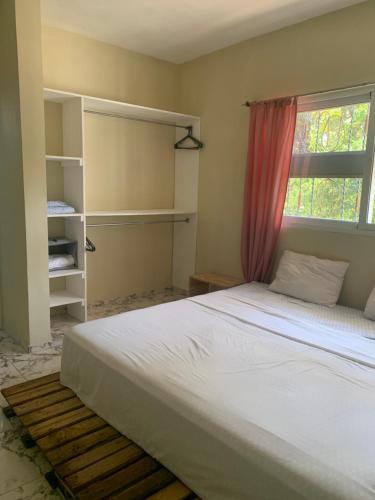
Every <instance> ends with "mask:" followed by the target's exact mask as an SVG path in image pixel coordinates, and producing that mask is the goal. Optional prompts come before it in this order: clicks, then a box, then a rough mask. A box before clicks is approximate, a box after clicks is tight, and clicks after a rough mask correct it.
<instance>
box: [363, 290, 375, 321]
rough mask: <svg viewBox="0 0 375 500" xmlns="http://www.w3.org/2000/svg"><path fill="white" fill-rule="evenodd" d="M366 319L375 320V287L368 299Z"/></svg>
mask: <svg viewBox="0 0 375 500" xmlns="http://www.w3.org/2000/svg"><path fill="white" fill-rule="evenodd" d="M363 314H364V315H365V316H366V318H368V319H374V320H375V286H374V288H373V289H372V292H371V293H370V296H369V298H368V299H367V304H366V307H365V312H364V313H363Z"/></svg>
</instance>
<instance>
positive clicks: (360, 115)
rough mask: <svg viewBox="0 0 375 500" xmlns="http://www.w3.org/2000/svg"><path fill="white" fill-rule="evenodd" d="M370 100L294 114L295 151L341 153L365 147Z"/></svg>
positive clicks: (300, 152)
mask: <svg viewBox="0 0 375 500" xmlns="http://www.w3.org/2000/svg"><path fill="white" fill-rule="evenodd" d="M369 112H370V103H359V104H350V105H347V106H340V107H337V108H325V109H320V110H315V111H304V112H300V113H298V114H297V123H296V132H295V140H294V149H293V150H294V153H298V154H309V153H344V152H350V151H364V150H365V149H366V141H367V129H368V118H369Z"/></svg>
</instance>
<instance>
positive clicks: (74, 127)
mask: <svg viewBox="0 0 375 500" xmlns="http://www.w3.org/2000/svg"><path fill="white" fill-rule="evenodd" d="M44 99H45V101H50V102H55V103H59V104H61V105H62V135H63V151H62V153H63V154H62V155H57V156H56V155H47V156H46V165H47V169H49V168H52V169H58V168H61V169H62V181H61V184H62V191H63V199H64V201H66V202H67V203H69V204H71V205H73V206H74V207H75V209H76V210H77V213H75V214H53V215H49V216H48V223H49V225H50V224H51V225H52V224H56V223H57V224H63V228H64V234H61V236H65V237H66V238H69V239H73V240H75V241H77V244H78V256H77V269H73V270H66V271H54V272H52V273H49V279H50V285H51V292H50V307H51V308H53V307H57V306H62V305H63V306H68V312H69V313H70V314H71V315H72V316H74V317H76V318H78V319H79V320H81V321H85V320H86V318H87V285H86V277H87V270H86V269H87V268H86V255H85V240H86V223H87V224H90V223H91V222H92V221H95V218H100V220H103V218H105V217H108V218H110V217H116V218H117V217H119V218H120V217H123V218H132V220H134V218H140V219H141V220H142V221H145V220H147V219H149V220H150V221H156V220H161V219H160V217H162V216H169V217H170V218H171V219H172V220H174V219H176V220H178V219H180V218H181V217H186V218H188V219H189V223H188V224H184V223H179V224H174V230H173V262H172V271H173V282H172V284H173V286H177V287H179V288H183V289H186V290H187V289H188V284H189V276H190V275H192V274H194V272H195V252H196V231H197V200H198V173H199V152H198V151H185V150H175V162H174V163H175V172H174V179H175V185H174V206H173V208H155V209H145V210H143V209H135V210H117V211H112V210H108V211H107V210H104V211H103V210H91V211H87V210H86V205H85V169H86V168H87V167H88V172H90V170H89V166H87V165H86V160H85V151H84V140H83V136H84V114H85V112H100V113H105V114H109V115H115V116H119V117H126V118H131V119H140V120H147V121H150V122H155V123H165V124H168V125H180V126H181V125H182V126H188V125H189V126H192V127H193V133H194V136H195V137H197V138H199V135H200V120H199V118H198V117H196V116H191V115H184V114H180V113H174V112H171V111H165V110H160V109H154V108H148V107H144V106H138V105H134V104H128V103H123V102H117V101H111V100H107V99H100V98H96V97H90V96H85V95H79V94H75V93H70V92H64V91H59V90H53V89H45V90H44ZM185 134H186V131H185V130H184V129H181V128H176V141H177V140H179V139H180V138H181V137H183V136H184V135H185ZM109 167H110V166H109ZM47 173H48V172H47ZM47 178H48V175H47ZM47 191H48V190H47ZM51 199H53V198H51ZM55 199H58V198H55ZM54 236H56V234H55V235H54ZM58 278H59V279H58ZM61 280H62V281H63V284H62V285H61V286H62V288H58V289H56V288H55V285H54V284H55V283H60V281H61Z"/></svg>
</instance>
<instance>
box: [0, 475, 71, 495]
mask: <svg viewBox="0 0 375 500" xmlns="http://www.w3.org/2000/svg"><path fill="white" fill-rule="evenodd" d="M62 498H63V496H62V495H61V494H60V493H59V491H58V490H56V491H52V490H51V487H50V485H49V484H48V483H47V481H46V480H45V479H44V478H39V479H36V480H34V481H31V482H28V483H25V484H22V485H20V486H18V487H17V488H15V489H13V490H11V491H8V492H7V493H5V494H4V495H0V499H1V500H49V499H60V500H61V499H62Z"/></svg>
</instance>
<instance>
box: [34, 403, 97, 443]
mask: <svg viewBox="0 0 375 500" xmlns="http://www.w3.org/2000/svg"><path fill="white" fill-rule="evenodd" d="M93 415H95V414H94V412H93V411H92V410H90V409H89V408H87V407H86V406H83V407H82V408H78V409H77V410H72V411H69V412H68V413H64V414H63V415H59V416H58V417H53V418H50V419H48V420H45V421H44V422H41V423H40V424H35V425H31V426H30V427H28V431H29V434H30V436H31V437H32V438H33V439H35V440H37V439H40V438H41V437H43V436H46V435H47V434H50V433H51V432H54V431H57V430H59V429H62V428H63V427H68V426H69V425H73V424H75V423H78V422H80V421H81V420H85V419H86V418H89V417H92V416H93Z"/></svg>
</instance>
